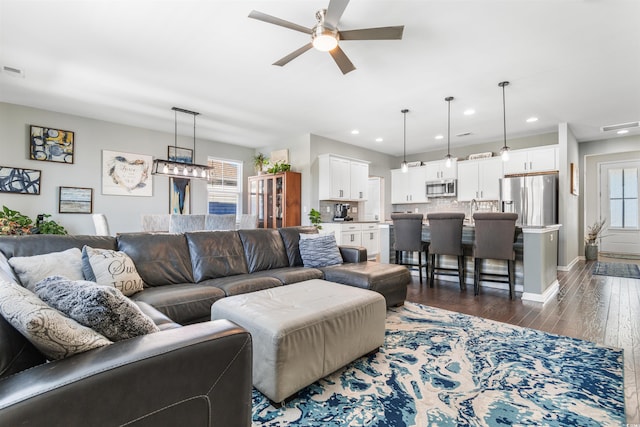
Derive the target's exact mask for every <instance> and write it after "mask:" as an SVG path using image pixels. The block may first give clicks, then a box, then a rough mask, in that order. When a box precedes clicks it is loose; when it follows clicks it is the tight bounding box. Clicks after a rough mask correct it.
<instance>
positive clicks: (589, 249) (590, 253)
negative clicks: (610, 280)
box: [584, 243, 598, 261]
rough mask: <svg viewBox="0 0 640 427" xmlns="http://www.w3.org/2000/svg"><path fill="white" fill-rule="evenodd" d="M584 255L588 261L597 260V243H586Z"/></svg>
mask: <svg viewBox="0 0 640 427" xmlns="http://www.w3.org/2000/svg"><path fill="white" fill-rule="evenodd" d="M584 257H585V258H586V260H587V261H596V260H597V259H598V245H597V244H595V243H587V244H585V245H584Z"/></svg>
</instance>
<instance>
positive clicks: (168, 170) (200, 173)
mask: <svg viewBox="0 0 640 427" xmlns="http://www.w3.org/2000/svg"><path fill="white" fill-rule="evenodd" d="M171 109H172V110H173V112H174V113H173V120H174V137H173V145H174V153H176V155H177V154H178V113H185V114H190V115H192V116H193V151H192V152H191V159H192V160H191V161H193V159H195V157H196V116H197V115H199V114H200V113H197V112H195V111H190V110H185V109H184V108H178V107H172V108H171ZM212 171H213V168H212V167H210V166H205V165H198V164H195V163H191V162H186V161H180V160H179V159H177V158H176V159H173V160H172V159H167V160H162V159H155V160H154V161H153V169H152V173H153V174H154V175H167V176H173V177H180V178H196V179H208V178H209V176H210V174H211V172H212Z"/></svg>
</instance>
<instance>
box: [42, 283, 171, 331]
mask: <svg viewBox="0 0 640 427" xmlns="http://www.w3.org/2000/svg"><path fill="white" fill-rule="evenodd" d="M35 292H36V294H38V296H39V297H40V298H42V300H43V301H44V302H46V303H47V304H49V305H51V306H52V307H53V308H55V309H57V310H60V311H61V312H63V313H64V314H66V315H67V316H69V317H71V318H72V319H74V320H75V321H77V322H78V323H80V324H82V325H84V326H87V327H89V328H92V329H93V330H95V331H97V332H99V333H101V334H102V335H104V336H105V337H107V338H109V339H110V340H112V341H120V340H124V339H127V338H133V337H137V336H139V335H146V334H149V333H152V332H158V331H159V330H160V329H158V327H157V326H156V324H155V323H153V320H151V318H150V317H149V316H147V315H146V314H144V313H143V312H142V311H141V310H140V308H138V306H137V305H136V304H135V303H134V302H132V301H131V300H129V298H127V297H125V296H124V295H123V294H122V292H120V291H119V290H118V289H116V288H114V287H113V286H108V285H107V286H104V285H98V284H96V283H93V282H88V281H85V280H78V281H74V280H69V279H67V278H66V277H62V276H51V277H47V278H46V279H44V280H43V281H41V282H39V283H38V284H37V285H36V287H35Z"/></svg>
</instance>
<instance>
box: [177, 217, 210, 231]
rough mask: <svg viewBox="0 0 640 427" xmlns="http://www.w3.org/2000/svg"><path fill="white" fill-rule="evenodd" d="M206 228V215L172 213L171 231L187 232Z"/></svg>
mask: <svg viewBox="0 0 640 427" xmlns="http://www.w3.org/2000/svg"><path fill="white" fill-rule="evenodd" d="M204 229H205V228H204V215H181V214H171V216H170V218H169V233H186V232H187V231H200V230H204Z"/></svg>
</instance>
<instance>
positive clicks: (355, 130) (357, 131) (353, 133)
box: [351, 129, 360, 135]
mask: <svg viewBox="0 0 640 427" xmlns="http://www.w3.org/2000/svg"><path fill="white" fill-rule="evenodd" d="M359 133H360V131H359V130H358V129H354V130H352V131H351V135H358V134H359Z"/></svg>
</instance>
